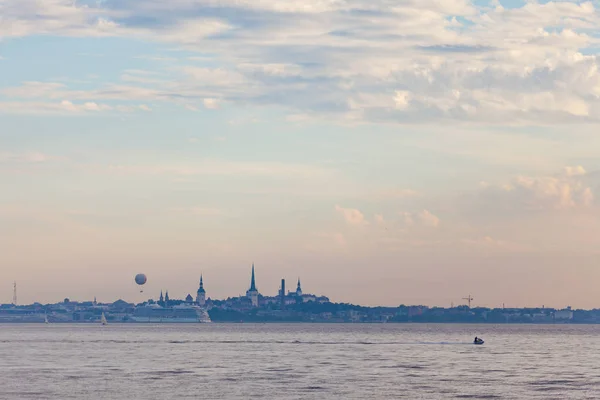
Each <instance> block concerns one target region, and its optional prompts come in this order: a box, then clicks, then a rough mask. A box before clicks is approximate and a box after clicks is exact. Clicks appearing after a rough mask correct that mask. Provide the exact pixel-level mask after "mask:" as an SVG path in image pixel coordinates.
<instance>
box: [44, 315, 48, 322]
mask: <svg viewBox="0 0 600 400" xmlns="http://www.w3.org/2000/svg"><path fill="white" fill-rule="evenodd" d="M44 323H45V324H48V323H49V322H48V315H44Z"/></svg>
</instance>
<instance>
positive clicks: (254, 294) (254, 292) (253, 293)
mask: <svg viewBox="0 0 600 400" xmlns="http://www.w3.org/2000/svg"><path fill="white" fill-rule="evenodd" d="M246 297H247V298H249V299H250V301H251V302H252V307H258V289H256V279H255V277H254V263H253V264H252V278H251V279H250V289H248V290H247V291H246Z"/></svg>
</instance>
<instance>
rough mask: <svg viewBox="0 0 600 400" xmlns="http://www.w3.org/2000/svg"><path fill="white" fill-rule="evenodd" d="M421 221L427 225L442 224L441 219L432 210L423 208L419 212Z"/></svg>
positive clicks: (434, 226)
mask: <svg viewBox="0 0 600 400" xmlns="http://www.w3.org/2000/svg"><path fill="white" fill-rule="evenodd" d="M417 216H418V217H419V220H420V221H421V223H422V224H423V225H425V226H429V227H433V228H437V227H438V226H439V225H440V219H439V218H438V217H437V216H435V215H433V214H432V213H431V212H430V211H427V210H423V211H421V212H419V213H418V214H417Z"/></svg>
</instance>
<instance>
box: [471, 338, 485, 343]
mask: <svg viewBox="0 0 600 400" xmlns="http://www.w3.org/2000/svg"><path fill="white" fill-rule="evenodd" d="M484 343H485V342H484V341H483V339H479V338H477V339H475V340H474V341H473V344H484Z"/></svg>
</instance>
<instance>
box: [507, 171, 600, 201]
mask: <svg viewBox="0 0 600 400" xmlns="http://www.w3.org/2000/svg"><path fill="white" fill-rule="evenodd" d="M565 172H566V173H565V176H560V175H558V176H542V177H529V176H518V177H516V178H515V179H513V181H512V182H511V183H510V184H507V185H505V186H504V187H503V189H504V190H505V191H506V192H508V193H509V195H510V196H512V197H514V198H518V199H519V200H520V201H521V202H523V203H524V204H526V205H528V206H530V207H533V208H557V209H565V208H574V207H581V206H590V205H592V202H593V200H594V195H593V193H592V189H591V188H590V187H589V186H586V185H585V184H584V182H583V181H582V180H580V179H578V177H580V176H583V175H585V169H584V168H583V167H581V166H578V167H567V168H565Z"/></svg>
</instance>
